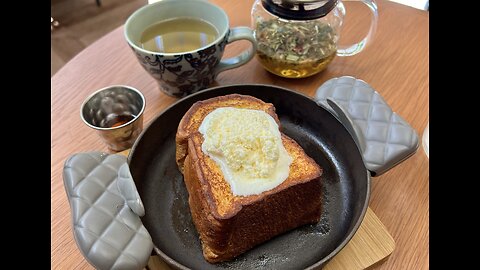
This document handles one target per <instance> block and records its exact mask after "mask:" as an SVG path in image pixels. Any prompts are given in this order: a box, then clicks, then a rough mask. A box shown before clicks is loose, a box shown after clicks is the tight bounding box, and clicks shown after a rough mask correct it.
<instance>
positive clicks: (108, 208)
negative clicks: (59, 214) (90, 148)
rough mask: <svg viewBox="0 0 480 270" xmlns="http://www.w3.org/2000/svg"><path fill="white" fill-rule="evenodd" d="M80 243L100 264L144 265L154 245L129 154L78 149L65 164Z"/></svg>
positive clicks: (95, 263) (133, 268)
mask: <svg viewBox="0 0 480 270" xmlns="http://www.w3.org/2000/svg"><path fill="white" fill-rule="evenodd" d="M63 182H64V186H65V190H66V192H67V197H68V202H69V203H70V208H71V212H72V219H73V233H74V236H75V237H74V238H75V241H76V244H77V246H78V248H79V250H80V251H81V253H82V254H83V256H84V257H85V259H86V260H87V261H88V262H89V263H90V264H91V265H92V266H94V267H95V268H96V269H131V270H137V269H143V268H144V267H145V265H147V262H148V259H149V258H150V254H151V252H152V249H153V242H152V238H151V237H150V234H149V233H148V231H147V230H146V229H145V227H144V226H143V224H142V221H141V220H140V218H139V214H143V213H144V212H145V211H144V209H143V204H142V202H141V200H140V197H139V196H138V192H137V190H136V188H135V184H134V182H133V179H132V178H131V175H130V171H129V169H128V164H127V159H126V157H125V156H123V155H118V154H107V153H103V152H87V153H77V154H74V155H72V156H70V157H69V158H68V159H67V160H66V162H65V165H64V168H63Z"/></svg>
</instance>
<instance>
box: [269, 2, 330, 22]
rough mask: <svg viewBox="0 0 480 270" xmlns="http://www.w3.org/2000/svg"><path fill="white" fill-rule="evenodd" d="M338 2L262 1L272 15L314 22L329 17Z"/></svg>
mask: <svg viewBox="0 0 480 270" xmlns="http://www.w3.org/2000/svg"><path fill="white" fill-rule="evenodd" d="M337 2H338V0H262V4H263V7H264V8H265V9H266V10H267V11H269V12H270V13H272V14H274V15H276V16H278V17H280V18H283V19H289V20H312V19H317V18H321V17H323V16H325V15H327V14H328V13H329V12H330V11H331V10H332V9H333V8H334V7H335V5H336V4H337Z"/></svg>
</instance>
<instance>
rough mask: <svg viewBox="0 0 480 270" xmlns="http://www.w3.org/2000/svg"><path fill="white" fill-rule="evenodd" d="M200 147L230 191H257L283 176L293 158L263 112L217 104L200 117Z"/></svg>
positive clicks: (285, 175) (278, 132)
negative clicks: (214, 165) (216, 106)
mask: <svg viewBox="0 0 480 270" xmlns="http://www.w3.org/2000/svg"><path fill="white" fill-rule="evenodd" d="M198 130H199V132H200V133H201V134H202V135H203V137H204V142H203V144H202V151H203V153H205V154H206V155H208V156H209V157H210V158H211V159H213V161H215V162H216V163H217V164H218V165H219V167H220V169H221V170H222V173H223V175H224V177H225V180H226V181H227V182H228V183H229V184H230V188H231V190H232V193H233V194H234V195H241V196H248V195H254V194H260V193H262V192H264V191H267V190H271V189H273V188H275V187H277V186H278V185H280V184H281V183H282V182H283V181H285V179H287V177H288V175H289V172H290V164H291V163H292V161H293V159H292V158H291V157H290V155H289V154H288V152H287V150H285V147H284V146H283V144H282V139H281V135H280V131H279V130H278V125H277V123H276V122H275V120H274V119H273V118H272V117H271V116H270V115H269V114H267V113H266V112H264V111H259V110H251V109H238V108H232V107H224V108H218V109H215V110H213V111H212V112H210V113H209V114H208V115H207V116H206V117H205V119H204V120H203V122H202V124H201V125H200V128H199V129H198Z"/></svg>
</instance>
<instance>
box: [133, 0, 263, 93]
mask: <svg viewBox="0 0 480 270" xmlns="http://www.w3.org/2000/svg"><path fill="white" fill-rule="evenodd" d="M178 18H189V19H194V20H200V21H203V22H207V23H209V24H210V25H212V26H213V27H214V28H215V29H216V31H217V33H218V34H217V35H216V37H215V39H214V40H213V41H212V42H210V43H208V44H206V45H205V46H202V47H200V48H197V49H194V50H190V51H181V52H173V53H172V52H159V51H153V50H147V49H145V48H143V45H142V42H141V40H142V35H143V34H144V32H145V30H146V29H148V28H149V27H151V26H152V25H154V24H156V23H161V22H165V21H168V20H174V19H178ZM124 34H125V38H126V40H127V42H128V44H129V45H130V47H131V48H132V50H133V51H134V53H135V54H136V56H137V58H138V60H139V62H140V64H141V65H142V66H143V67H144V68H145V70H146V71H148V72H149V73H150V75H151V76H152V77H153V78H155V79H156V80H157V81H158V83H159V85H160V90H162V91H163V92H164V93H166V94H168V95H171V96H175V97H183V96H186V95H189V94H191V93H194V92H196V91H199V90H201V89H204V88H207V87H208V86H209V85H210V84H212V83H213V81H214V80H215V78H216V76H217V75H218V74H219V73H220V72H222V71H225V70H227V69H232V68H236V67H238V66H241V65H243V64H245V63H247V62H248V61H250V60H251V59H252V57H253V56H254V55H255V52H256V48H257V46H256V41H255V37H254V35H253V31H252V29H250V28H249V27H244V26H239V27H234V28H229V19H228V16H227V14H226V13H225V11H223V10H222V9H221V8H220V7H218V6H216V5H214V4H212V3H209V2H208V1H205V0H182V1H178V0H163V1H159V2H156V3H153V4H149V5H146V6H144V7H142V8H140V9H138V10H137V11H135V12H134V13H133V14H132V15H131V16H130V17H129V18H128V20H127V22H126V23H125V29H124ZM241 39H245V40H248V41H250V42H251V44H252V46H251V47H250V48H248V49H246V50H244V51H243V52H242V53H240V54H239V55H237V56H235V57H232V58H228V59H223V60H222V56H223V52H224V49H225V46H226V45H227V44H228V43H231V42H233V41H236V40H241Z"/></svg>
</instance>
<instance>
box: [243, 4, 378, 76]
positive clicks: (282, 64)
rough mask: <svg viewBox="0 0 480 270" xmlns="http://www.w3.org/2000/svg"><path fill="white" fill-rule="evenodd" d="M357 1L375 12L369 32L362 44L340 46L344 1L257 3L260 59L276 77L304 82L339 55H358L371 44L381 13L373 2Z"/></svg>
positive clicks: (255, 14)
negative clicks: (303, 79)
mask: <svg viewBox="0 0 480 270" xmlns="http://www.w3.org/2000/svg"><path fill="white" fill-rule="evenodd" d="M343 1H355V0H343ZM357 1H361V2H363V3H365V4H366V5H367V6H368V7H369V9H370V10H371V11H372V15H373V16H372V21H371V24H370V29H369V31H368V34H367V36H366V37H365V38H363V39H362V40H361V41H360V42H358V43H356V44H353V45H349V46H340V45H338V44H337V42H338V40H339V38H340V30H341V27H342V23H343V18H344V16H345V6H344V5H343V3H342V1H340V0H256V1H255V3H254V4H253V7H252V13H251V15H252V28H253V29H254V32H255V38H256V40H257V43H258V48H257V59H258V60H259V62H260V63H261V64H262V65H263V67H264V68H265V69H266V70H268V71H270V72H271V73H273V74H276V75H279V76H282V77H286V78H304V77H308V76H311V75H314V74H317V73H319V72H320V71H322V70H324V69H325V68H326V67H327V66H328V64H329V63H330V62H331V61H332V60H333V58H334V57H335V56H336V55H338V56H350V55H354V54H357V53H359V52H360V51H361V50H363V49H364V48H365V46H366V45H367V44H368V43H369V42H370V41H371V40H372V37H373V34H374V33H375V30H376V27H377V17H378V13H377V5H376V3H375V1H374V0H357Z"/></svg>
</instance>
